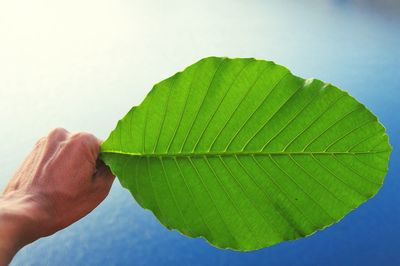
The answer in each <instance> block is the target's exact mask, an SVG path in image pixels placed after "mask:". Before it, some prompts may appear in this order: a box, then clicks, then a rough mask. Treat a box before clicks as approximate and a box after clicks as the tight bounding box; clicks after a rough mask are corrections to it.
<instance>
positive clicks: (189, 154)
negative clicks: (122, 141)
mask: <svg viewBox="0 0 400 266" xmlns="http://www.w3.org/2000/svg"><path fill="white" fill-rule="evenodd" d="M385 152H390V151H389V150H384V151H359V152H352V151H315V152H314V151H299V152H265V151H248V152H246V151H240V152H228V151H224V152H211V151H210V152H180V153H147V154H143V153H135V152H125V151H114V150H107V151H102V152H101V153H103V154H104V153H111V154H120V155H129V156H137V157H175V158H176V157H204V156H206V157H207V156H210V157H211V156H212V157H214V156H246V155H247V156H259V155H261V156H262V155H267V156H276V155H341V154H342V155H343V154H346V155H362V154H377V153H385Z"/></svg>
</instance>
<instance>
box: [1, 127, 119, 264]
mask: <svg viewBox="0 0 400 266" xmlns="http://www.w3.org/2000/svg"><path fill="white" fill-rule="evenodd" d="M100 143H101V142H100V141H99V140H98V139H97V138H96V137H94V136H93V135H91V134H88V133H75V134H71V133H69V132H68V131H66V130H65V129H55V130H53V131H51V132H50V134H49V135H48V136H47V137H44V138H42V139H40V140H39V141H38V142H37V144H36V145H35V147H34V149H33V151H32V152H31V153H30V154H29V155H28V157H27V158H26V159H25V161H24V162H23V164H22V165H21V166H20V168H19V169H18V170H17V172H16V174H15V175H14V177H13V178H12V179H11V180H10V182H9V184H8V185H7V187H6V189H5V190H4V192H3V194H2V195H1V196H0V257H3V258H4V257H8V261H7V259H6V260H2V259H1V258H0V265H2V264H6V263H8V262H9V261H10V260H11V258H12V256H13V255H14V254H15V253H16V252H17V251H18V250H19V249H20V248H22V247H23V246H24V245H26V244H29V243H31V242H33V241H35V240H36V239H38V238H40V237H44V236H48V235H51V234H53V233H55V232H57V231H58V230H61V229H63V228H65V227H67V226H68V225H70V224H72V223H74V222H75V221H77V220H79V219H80V218H82V217H84V216H85V215H87V214H88V213H89V212H91V211H92V210H93V209H94V208H95V207H96V206H97V205H98V204H100V203H101V202H102V201H103V200H104V198H105V197H106V196H107V195H108V193H109V191H110V188H111V185H112V183H113V181H114V176H113V175H112V173H111V172H110V170H109V168H108V167H107V166H105V165H104V164H103V163H102V162H101V161H100V160H98V159H97V157H98V154H99V152H100Z"/></svg>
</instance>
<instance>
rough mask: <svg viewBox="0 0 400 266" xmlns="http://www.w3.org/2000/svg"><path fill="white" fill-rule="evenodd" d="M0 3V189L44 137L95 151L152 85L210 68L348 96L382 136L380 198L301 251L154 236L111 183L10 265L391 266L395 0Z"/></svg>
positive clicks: (397, 36) (395, 215)
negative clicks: (268, 66) (317, 85)
mask: <svg viewBox="0 0 400 266" xmlns="http://www.w3.org/2000/svg"><path fill="white" fill-rule="evenodd" d="M26 2H27V3H24V4H23V5H22V4H21V3H20V2H19V1H2V2H1V3H0V108H1V112H0V122H1V125H2V127H1V130H0V139H1V140H2V145H1V149H0V188H3V187H4V186H5V184H6V183H7V180H8V179H9V177H10V176H11V175H12V174H13V172H14V171H15V169H16V168H17V167H18V165H19V163H20V162H21V160H22V159H23V158H24V156H25V155H26V153H27V152H28V151H29V150H30V149H31V147H32V146H33V144H34V142H35V140H36V139H38V138H39V137H40V136H42V135H45V134H46V133H47V132H48V131H49V130H50V129H51V128H53V127H56V126H63V127H65V128H67V129H69V130H71V131H78V130H85V131H89V132H92V133H94V134H96V135H97V136H99V137H101V138H103V139H104V138H106V137H107V135H108V132H110V131H111V130H112V129H113V128H114V126H115V124H116V122H117V120H118V119H119V118H121V117H122V116H123V115H124V114H125V113H126V112H127V111H128V110H129V109H130V108H131V106H132V105H135V104H138V103H140V102H141V100H142V99H143V97H144V96H145V95H146V94H147V92H148V91H149V90H150V88H151V86H152V84H154V83H156V82H158V81H159V80H161V79H164V78H166V77H168V76H170V75H171V74H173V73H174V72H176V71H178V70H181V69H182V68H184V67H185V66H187V65H189V64H191V63H193V62H195V61H197V60H198V59H200V58H202V57H205V56H210V55H219V56H230V57H256V58H261V59H268V60H274V61H276V62H277V63H280V64H283V65H285V66H287V67H288V68H290V69H291V70H292V71H293V72H294V73H295V74H297V75H300V76H303V77H317V78H320V79H323V80H325V81H328V82H331V83H333V84H335V85H338V86H339V87H341V88H343V89H345V90H347V91H349V92H350V93H351V94H352V95H354V96H355V97H356V98H357V99H358V100H360V101H361V102H363V103H365V104H366V105H367V106H368V107H369V108H370V109H371V110H372V111H373V112H374V113H375V114H377V116H378V117H379V118H380V120H381V121H382V123H383V124H384V125H385V126H386V128H387V131H388V134H389V135H390V140H391V144H392V146H393V153H392V155H391V161H390V166H389V173H388V174H387V176H386V180H385V183H384V186H383V188H382V189H381V190H380V192H379V193H378V194H377V195H376V197H374V198H373V199H371V200H369V201H368V202H367V203H365V204H363V205H362V206H361V207H360V208H358V209H357V210H355V211H353V212H351V213H350V214H349V215H348V216H346V217H345V218H344V219H343V220H342V221H341V222H339V223H338V224H335V225H333V226H331V227H329V228H327V229H325V230H323V231H321V232H318V233H316V234H314V235H312V236H310V237H308V238H304V239H300V240H296V241H292V242H285V243H281V244H278V245H276V246H273V247H270V248H267V249H263V250H259V251H254V252H248V253H240V252H234V251H227V250H219V249H216V248H214V247H211V246H210V245H208V244H207V243H206V242H205V241H204V240H202V239H190V238H187V237H185V236H182V235H181V234H179V233H178V232H176V231H168V230H167V229H166V228H164V227H163V226H162V225H161V224H160V223H159V222H158V221H157V220H156V219H155V217H154V216H153V215H152V214H151V213H150V212H149V211H145V210H143V209H141V208H140V207H139V206H138V204H137V203H136V202H135V201H134V200H133V198H132V197H131V196H130V194H129V193H128V192H127V191H126V190H124V189H122V188H121V186H120V184H119V182H118V181H116V182H115V183H114V185H113V188H112V191H111V193H110V196H109V197H108V198H107V199H106V200H105V201H104V202H103V203H102V204H101V205H100V206H99V207H98V208H97V209H95V210H94V211H93V212H92V213H91V214H89V215H88V216H87V217H85V218H84V219H82V220H81V221H79V222H77V223H76V224H74V225H72V226H70V227H69V228H67V229H65V230H63V231H61V232H58V233H57V234H55V235H53V236H51V237H47V238H44V239H40V240H39V241H37V242H35V243H33V244H31V245H29V246H27V247H25V248H24V249H23V250H21V251H20V252H19V253H18V255H17V256H16V257H15V259H14V261H13V263H12V264H13V265H269V266H272V265H400V255H399V246H400V228H399V225H400V193H399V189H400V179H399V171H400V164H399V158H400V154H399V151H400V138H399V133H400V123H399V122H400V2H398V1H397V0H382V1H379V0H375V1H372V0H370V1H367V0H358V1H357V0H347V1H346V0H332V1H329V0H319V1H317V0H315V1H313V0H304V1H294V0H293V1H277V0H276V1H275V0H269V1H266V0H259V1H256V0H248V1H239V0H236V1H234V0H221V1H212V0H203V1H177V0H170V1H161V0H160V1H150V0H147V1H127V0H125V1H124V0H119V1H100V0H97V1H78V0H71V1H50V0H48V1H47V0H40V1H39V0H38V1H26Z"/></svg>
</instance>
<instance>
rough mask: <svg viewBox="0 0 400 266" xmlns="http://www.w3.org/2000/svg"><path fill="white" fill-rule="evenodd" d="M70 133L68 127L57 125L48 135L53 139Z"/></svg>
mask: <svg viewBox="0 0 400 266" xmlns="http://www.w3.org/2000/svg"><path fill="white" fill-rule="evenodd" d="M68 133H69V132H68V131H67V130H66V129H64V128H61V127H57V128H54V129H53V130H52V131H50V133H49V134H48V137H49V138H52V139H53V138H56V139H58V138H60V137H61V138H65V136H67V134H68Z"/></svg>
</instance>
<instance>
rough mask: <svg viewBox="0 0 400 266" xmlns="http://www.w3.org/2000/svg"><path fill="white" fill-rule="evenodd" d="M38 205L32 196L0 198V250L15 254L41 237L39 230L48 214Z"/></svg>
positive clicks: (8, 195) (14, 195) (9, 195)
mask: <svg viewBox="0 0 400 266" xmlns="http://www.w3.org/2000/svg"><path fill="white" fill-rule="evenodd" d="M36 205H38V204H37V200H36V199H35V197H33V196H31V195H21V196H20V195H16V194H7V195H3V196H0V250H2V251H3V252H9V251H11V252H14V253H15V252H16V251H18V250H19V249H21V248H22V247H23V246H25V245H27V244H29V243H31V242H33V241H35V240H36V239H38V238H40V237H41V236H40V232H39V231H37V229H38V228H40V226H39V225H40V224H42V223H43V221H44V218H45V217H46V214H44V213H43V212H42V211H38V209H39V208H36V207H35V206H36ZM7 249H8V251H7Z"/></svg>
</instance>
